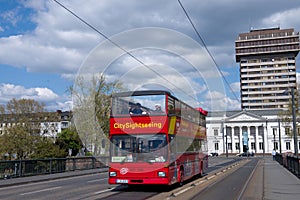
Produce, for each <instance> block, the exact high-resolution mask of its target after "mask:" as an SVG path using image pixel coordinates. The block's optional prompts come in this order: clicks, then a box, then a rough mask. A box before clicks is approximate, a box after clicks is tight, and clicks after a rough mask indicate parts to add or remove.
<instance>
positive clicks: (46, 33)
mask: <svg viewBox="0 0 300 200" xmlns="http://www.w3.org/2000/svg"><path fill="white" fill-rule="evenodd" d="M59 2H61V3H63V4H64V5H65V6H66V7H68V8H69V9H71V10H72V11H73V12H74V13H76V14H77V15H78V16H80V17H82V18H83V19H85V20H86V21H87V22H88V23H90V24H91V25H93V26H94V27H95V28H96V29H97V30H99V31H101V32H102V33H104V34H106V35H107V36H108V37H113V36H115V35H118V34H120V35H122V33H124V32H126V31H129V30H132V29H135V28H144V27H159V28H167V29H170V30H174V31H178V32H179V33H182V34H184V35H186V36H188V37H190V38H192V39H193V40H194V41H196V42H199V43H201V42H200V41H199V38H197V36H196V34H195V32H194V30H193V29H192V27H191V25H190V24H189V22H188V20H187V18H186V16H185V15H184V13H183V11H182V9H181V7H180V6H179V4H178V2H177V1H174V0H166V1H164V3H163V4H162V2H161V1H159V0H151V1H150V0H148V1H140V0H128V1H122V0H101V1H98V0H86V1H80V0H60V1H59ZM181 2H182V4H183V5H184V6H185V8H186V10H187V12H188V13H189V15H190V17H191V19H192V20H193V22H194V24H195V26H196V28H197V30H198V31H199V33H200V34H201V36H202V38H203V39H204V41H205V42H206V46H207V48H208V49H209V50H210V52H211V53H212V55H213V57H214V59H215V60H216V62H217V63H218V65H219V66H220V69H221V70H222V72H223V74H224V75H225V78H226V80H227V81H228V82H229V83H230V85H231V88H232V89H233V90H234V92H235V95H236V96H237V97H239V69H238V63H236V62H235V55H234V41H235V39H236V38H237V36H238V34H239V33H241V32H248V31H249V29H250V27H252V28H256V29H259V28H269V27H276V26H280V27H281V28H294V29H295V31H296V32H299V31H300V2H299V1H293V0H287V1H282V0H266V1H264V5H268V6H267V7H265V6H262V3H261V1H259V0H253V1H246V0H222V1H219V0H213V1H211V0H210V1H208V0H203V1H197V0H189V1H186V0H181ZM145 37H146V36H145ZM153 37H154V36H153ZM156 37H162V35H161V36H159V35H157V36H156ZM116 39H118V38H117V37H116ZM161 39H162V40H161V41H162V42H161V45H162V46H160V48H161V49H163V48H164V47H163V43H164V42H163V41H166V39H163V38H161ZM131 40H132V41H134V40H135V41H136V40H137V39H136V38H134V37H133V38H131ZM167 40H168V41H169V42H171V41H170V38H168V39H167ZM104 41H105V39H104V38H103V37H102V36H101V35H99V34H98V33H96V32H95V31H94V30H92V29H90V28H89V27H87V26H86V25H85V24H83V23H82V22H80V21H79V20H78V19H76V18H75V17H74V16H72V15H71V14H70V13H68V12H67V11H66V10H64V9H63V8H62V7H60V6H59V5H58V4H57V3H55V2H54V1H53V0H0V104H1V105H5V104H6V103H7V101H9V100H10V99H12V98H17V99H19V98H32V99H36V100H38V101H42V102H44V103H46V105H47V109H48V110H56V109H61V110H68V109H70V108H71V107H72V98H71V97H70V95H69V93H68V92H66V91H67V89H68V88H69V87H70V86H72V85H73V83H74V80H75V79H76V77H77V76H78V73H80V72H81V73H82V72H84V71H85V69H84V67H85V66H86V61H87V60H89V56H91V55H93V51H94V52H96V51H95V49H96V48H97V47H99V46H101V44H102V42H104ZM128 42H129V41H128ZM174 44H176V45H177V47H176V48H173V50H176V49H180V48H179V46H181V47H183V46H184V44H180V43H179V42H178V44H177V41H174ZM124 45H126V44H124ZM140 52H142V51H140ZM181 52H183V51H181ZM184 52H185V53H186V54H185V55H186V58H189V59H193V58H194V57H196V56H199V55H195V54H194V53H193V52H188V50H187V49H186V51H184ZM109 53H110V51H107V52H106V54H109ZM138 55H139V56H140V58H142V59H143V60H144V61H145V62H146V61H147V62H149V63H156V64H157V63H163V64H164V65H170V64H173V65H174V66H176V65H177V64H180V62H177V63H176V62H175V61H176V59H174V58H172V59H174V60H172V61H170V60H171V58H170V57H168V58H167V56H162V55H161V56H159V55H157V52H155V53H154V54H153V55H152V56H151V55H149V52H147V54H146V53H145V54H144V55H141V53H139V54H138ZM104 56H105V54H104ZM107 56H108V57H109V55H107ZM158 58H160V60H159V59H158ZM125 61H126V59H124V60H122V59H120V60H119V61H118V62H114V63H118V64H120V63H123V65H118V68H113V67H112V68H111V72H110V74H118V73H119V72H120V71H122V72H123V73H124V74H128V73H127V72H129V71H130V70H133V68H134V67H133V66H135V65H136V63H131V61H130V62H125ZM129 63H130V64H129ZM181 63H182V62H181ZM297 63H299V56H298V59H297ZM147 64H148V63H147ZM178 66H179V65H178ZM298 68H299V67H298ZM113 69H115V72H114V71H113ZM184 69H185V68H181V69H178V70H177V69H176V70H177V71H178V72H180V75H182V76H183V79H184V80H192V79H195V77H193V75H192V74H193V73H191V72H188V69H186V71H184ZM126 70H127V71H126ZM100 71H101V70H100ZM158 71H160V72H161V73H164V72H163V70H162V68H158ZM209 72H211V71H210V69H209V68H207V69H203V74H204V76H205V77H209V76H211V75H212V74H210V73H209ZM211 73H212V72H211ZM124 74H123V75H124ZM143 76H144V75H143V73H141V74H140V75H139V76H138V77H136V80H135V81H137V82H140V83H141V82H147V81H145V80H148V79H147V77H143ZM174 76H175V75H174ZM109 78H111V80H118V79H119V78H120V77H118V76H109ZM168 78H169V79H170V80H173V78H174V77H171V76H170V77H168ZM219 78H220V77H219ZM183 79H182V80H183ZM174 80H175V79H174ZM148 81H149V82H151V81H154V82H155V80H154V79H152V80H151V81H150V80H148ZM174 82H176V80H175V81H174ZM204 82H205V80H204ZM188 84H189V85H191V87H193V88H194V90H197V91H198V92H199V98H200V99H199V101H201V102H202V104H203V105H205V104H209V102H210V101H212V100H211V98H212V96H213V98H215V101H216V102H218V103H217V104H218V105H220V107H227V109H230V110H236V109H239V108H240V106H239V101H238V100H237V99H236V98H235V96H234V95H232V93H231V92H230V91H229V88H228V86H226V84H225V88H226V89H225V90H226V91H224V92H221V91H212V89H208V88H207V87H205V85H203V80H201V81H198V82H197V81H196V82H189V83H188Z"/></svg>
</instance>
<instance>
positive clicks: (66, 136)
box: [56, 128, 83, 156]
mask: <svg viewBox="0 0 300 200" xmlns="http://www.w3.org/2000/svg"><path fill="white" fill-rule="evenodd" d="M56 144H57V145H58V146H60V148H61V149H63V150H64V152H65V153H66V155H68V152H69V150H70V149H71V150H72V154H71V156H76V155H77V154H78V153H79V151H80V150H81V148H82V146H83V145H82V142H81V140H80V137H79V135H78V133H77V132H76V130H75V128H68V129H65V130H63V131H62V132H61V133H59V134H58V135H57V139H56Z"/></svg>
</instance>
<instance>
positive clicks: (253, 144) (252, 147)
mask: <svg viewBox="0 0 300 200" xmlns="http://www.w3.org/2000/svg"><path fill="white" fill-rule="evenodd" d="M251 149H252V150H255V149H256V148H255V143H254V142H251Z"/></svg>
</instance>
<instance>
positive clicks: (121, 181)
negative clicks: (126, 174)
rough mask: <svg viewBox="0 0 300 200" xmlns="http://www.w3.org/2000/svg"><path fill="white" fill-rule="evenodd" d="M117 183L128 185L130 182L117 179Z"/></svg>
mask: <svg viewBox="0 0 300 200" xmlns="http://www.w3.org/2000/svg"><path fill="white" fill-rule="evenodd" d="M116 182H117V183H128V180H123V179H117V180H116Z"/></svg>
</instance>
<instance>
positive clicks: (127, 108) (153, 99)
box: [112, 95, 166, 116]
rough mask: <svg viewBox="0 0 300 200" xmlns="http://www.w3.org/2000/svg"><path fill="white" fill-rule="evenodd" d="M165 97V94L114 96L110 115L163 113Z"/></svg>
mask: <svg viewBox="0 0 300 200" xmlns="http://www.w3.org/2000/svg"><path fill="white" fill-rule="evenodd" d="M165 98H166V96H165V95H143V96H128V97H123V96H122V97H114V98H113V100H112V116H124V115H165V114H166V100H165Z"/></svg>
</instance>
